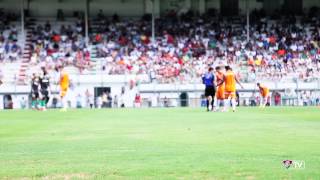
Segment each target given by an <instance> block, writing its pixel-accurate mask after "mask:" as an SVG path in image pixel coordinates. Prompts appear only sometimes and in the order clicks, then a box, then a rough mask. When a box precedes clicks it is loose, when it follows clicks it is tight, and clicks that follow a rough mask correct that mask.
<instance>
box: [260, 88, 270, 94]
mask: <svg viewBox="0 0 320 180" xmlns="http://www.w3.org/2000/svg"><path fill="white" fill-rule="evenodd" d="M260 94H261V96H262V97H267V96H269V88H267V87H265V86H260Z"/></svg>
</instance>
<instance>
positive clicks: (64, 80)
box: [60, 72, 69, 89]
mask: <svg viewBox="0 0 320 180" xmlns="http://www.w3.org/2000/svg"><path fill="white" fill-rule="evenodd" d="M60 87H61V89H68V87H69V75H68V74H67V73H66V72H61V76H60Z"/></svg>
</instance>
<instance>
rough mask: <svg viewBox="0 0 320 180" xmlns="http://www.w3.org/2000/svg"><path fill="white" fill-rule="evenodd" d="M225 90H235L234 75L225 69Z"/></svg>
mask: <svg viewBox="0 0 320 180" xmlns="http://www.w3.org/2000/svg"><path fill="white" fill-rule="evenodd" d="M224 83H225V91H226V92H236V77H235V74H234V73H233V72H232V71H227V72H226V74H225V76H224Z"/></svg>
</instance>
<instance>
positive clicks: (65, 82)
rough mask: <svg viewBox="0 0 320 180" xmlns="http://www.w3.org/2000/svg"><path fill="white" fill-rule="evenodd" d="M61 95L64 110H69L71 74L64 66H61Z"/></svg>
mask: <svg viewBox="0 0 320 180" xmlns="http://www.w3.org/2000/svg"><path fill="white" fill-rule="evenodd" d="M59 84H60V97H61V103H62V111H66V110H67V103H66V95H67V93H68V89H69V74H68V73H67V72H66V71H65V70H64V68H63V66H61V67H60V82H59Z"/></svg>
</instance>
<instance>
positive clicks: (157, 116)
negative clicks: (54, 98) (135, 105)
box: [0, 107, 320, 180]
mask: <svg viewBox="0 0 320 180" xmlns="http://www.w3.org/2000/svg"><path fill="white" fill-rule="evenodd" d="M286 159H290V160H303V161H305V168H304V169H294V168H289V169H286V168H284V167H283V166H282V161H283V160H286ZM0 179H186V180H190V179H201V180H202V179H270V180H273V179H320V109H319V108H315V107H314V108H267V109H258V108H241V109H239V110H238V112H236V113H232V112H230V113H207V112H205V111H204V109H182V108H180V109H114V110H69V111H68V112H66V113H65V112H59V111H48V112H34V111H1V112H0Z"/></svg>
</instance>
